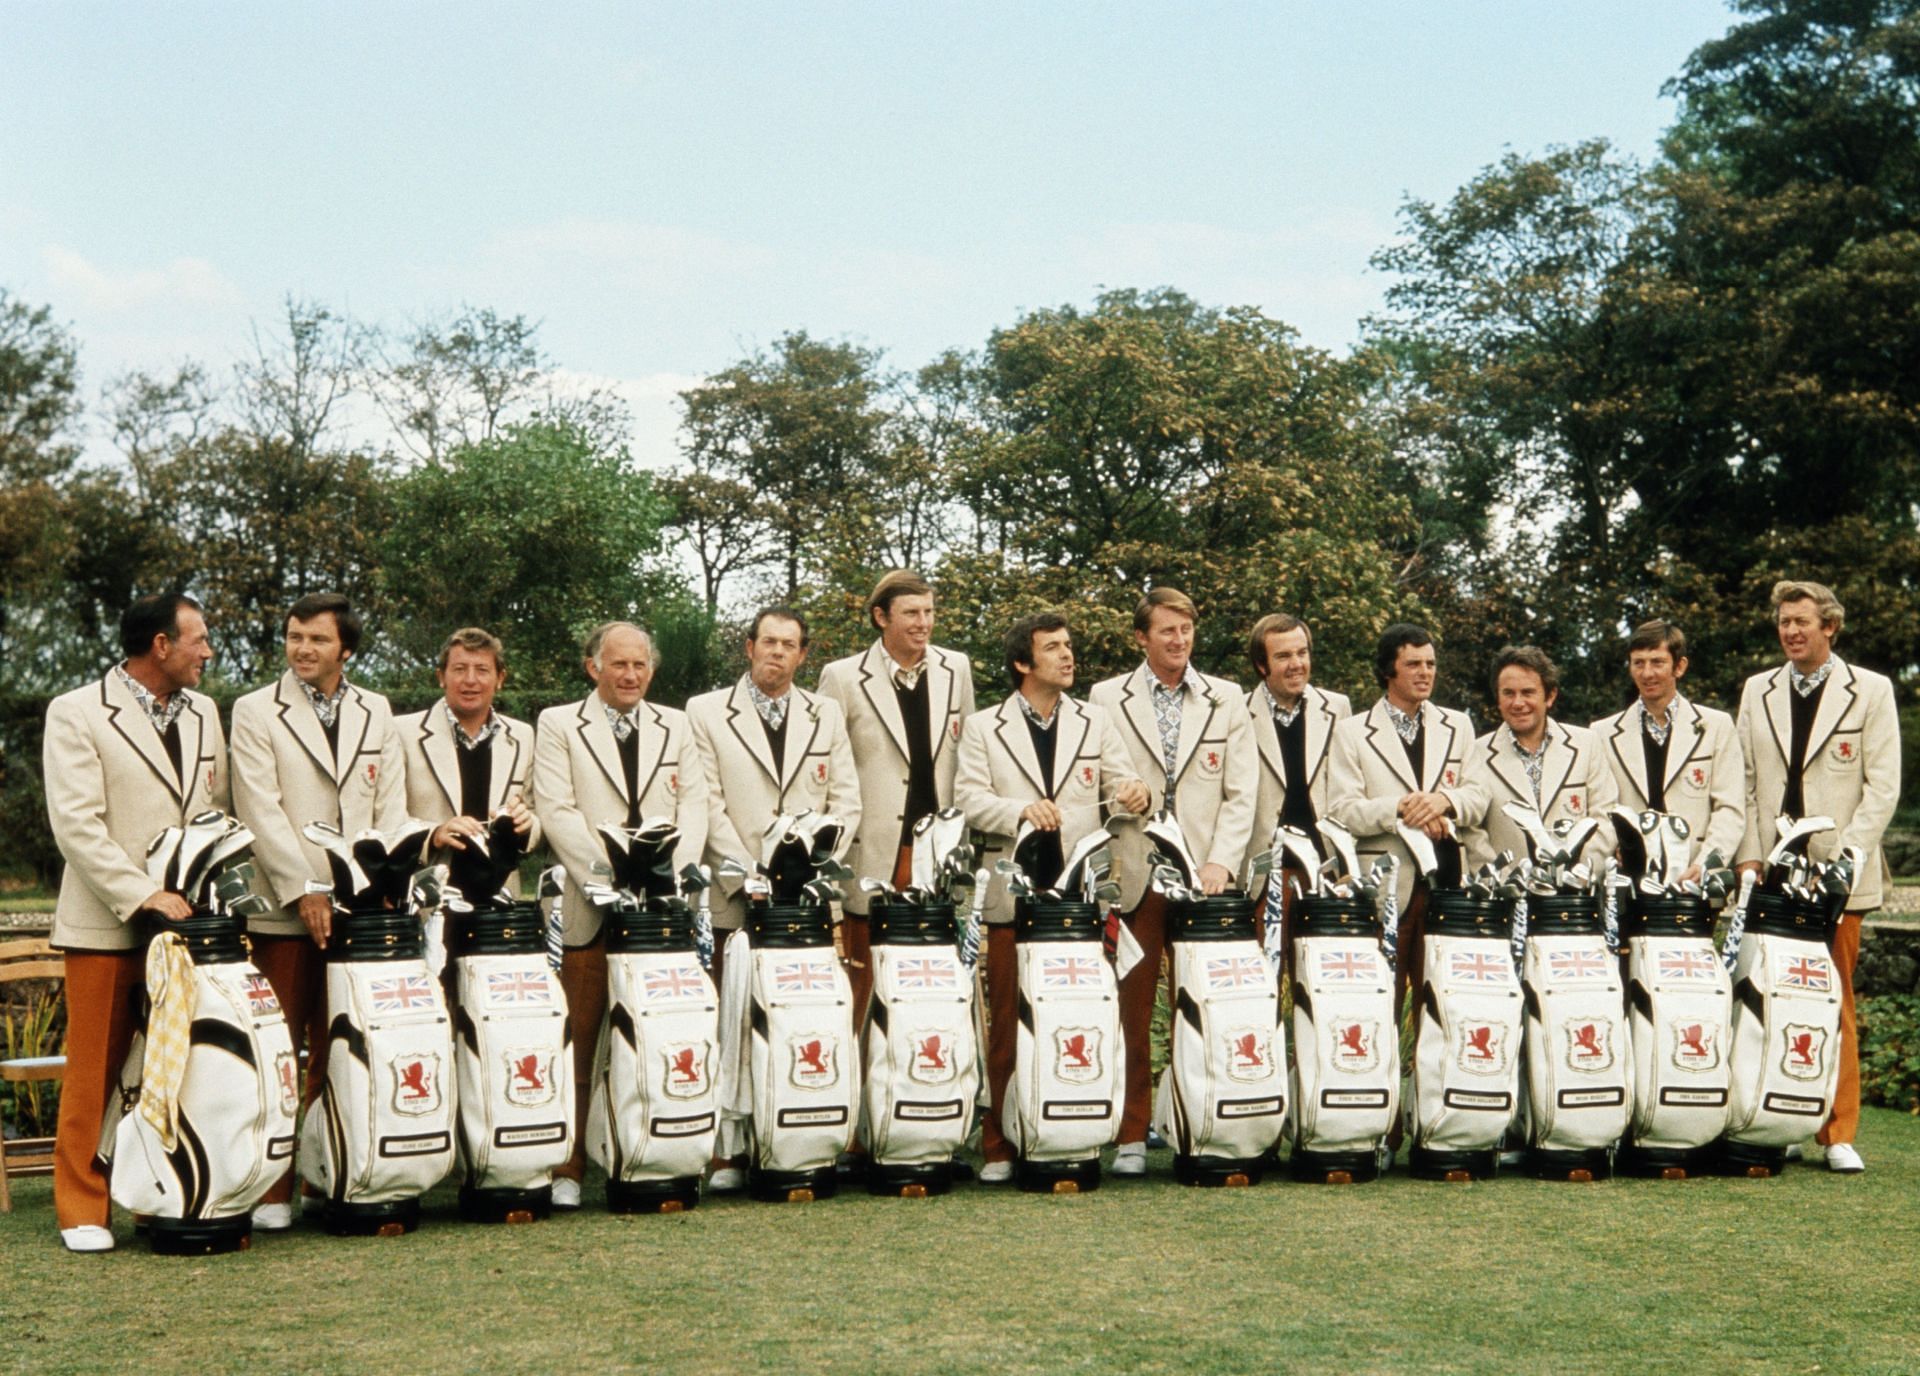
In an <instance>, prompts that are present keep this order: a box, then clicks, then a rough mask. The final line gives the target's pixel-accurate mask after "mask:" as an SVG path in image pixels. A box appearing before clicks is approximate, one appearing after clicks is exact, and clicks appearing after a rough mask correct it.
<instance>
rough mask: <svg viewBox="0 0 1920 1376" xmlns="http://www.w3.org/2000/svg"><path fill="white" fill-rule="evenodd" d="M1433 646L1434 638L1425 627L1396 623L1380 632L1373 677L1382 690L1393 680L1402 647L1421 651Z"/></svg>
mask: <svg viewBox="0 0 1920 1376" xmlns="http://www.w3.org/2000/svg"><path fill="white" fill-rule="evenodd" d="M1431 644H1433V637H1432V636H1431V635H1428V634H1427V628H1426V627H1425V626H1415V625H1413V624H1412V623H1411V622H1407V621H1396V622H1394V623H1393V625H1391V626H1389V627H1387V629H1386V630H1384V631H1382V632H1380V644H1379V647H1378V648H1376V649H1375V650H1374V652H1373V676H1374V678H1375V679H1376V680H1377V681H1378V682H1379V684H1380V686H1381V687H1382V688H1385V687H1386V686H1387V684H1388V683H1389V682H1390V681H1391V680H1392V678H1393V666H1394V665H1395V664H1396V663H1398V662H1399V659H1400V648H1401V646H1403V645H1405V646H1411V647H1413V648H1414V649H1416V650H1417V649H1419V648H1420V647H1421V646H1422V645H1431Z"/></svg>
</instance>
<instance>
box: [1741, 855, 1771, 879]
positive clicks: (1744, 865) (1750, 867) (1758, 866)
mask: <svg viewBox="0 0 1920 1376" xmlns="http://www.w3.org/2000/svg"><path fill="white" fill-rule="evenodd" d="M1733 868H1734V869H1735V870H1736V871H1737V872H1738V873H1740V874H1750V875H1752V876H1753V877H1754V878H1755V879H1759V878H1761V877H1762V875H1761V871H1763V870H1765V869H1766V864H1765V862H1764V861H1760V860H1742V861H1741V862H1740V863H1739V864H1737V865H1735V866H1734V867H1733Z"/></svg>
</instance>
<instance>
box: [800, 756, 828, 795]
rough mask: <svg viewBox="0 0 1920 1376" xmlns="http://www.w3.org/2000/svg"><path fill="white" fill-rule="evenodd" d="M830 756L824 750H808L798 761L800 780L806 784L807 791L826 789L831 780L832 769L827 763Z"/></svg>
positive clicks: (821, 792) (813, 791) (821, 791)
mask: <svg viewBox="0 0 1920 1376" xmlns="http://www.w3.org/2000/svg"><path fill="white" fill-rule="evenodd" d="M830 758H831V756H829V755H828V754H827V752H826V751H824V750H818V751H810V752H808V754H807V757H806V758H805V759H803V760H802V761H800V782H801V783H803V784H805V785H806V787H807V789H808V791H810V792H812V793H816V794H824V793H825V792H826V791H827V785H828V784H829V783H831V782H832V781H833V769H832V766H831V765H830V764H829V763H828V761H829V759H830Z"/></svg>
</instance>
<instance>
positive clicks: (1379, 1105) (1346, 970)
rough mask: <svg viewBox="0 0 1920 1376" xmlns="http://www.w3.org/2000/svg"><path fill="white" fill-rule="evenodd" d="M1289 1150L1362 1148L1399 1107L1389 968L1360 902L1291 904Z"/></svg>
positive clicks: (1369, 912)
mask: <svg viewBox="0 0 1920 1376" xmlns="http://www.w3.org/2000/svg"><path fill="white" fill-rule="evenodd" d="M1293 1066H1294V1084H1293V1124H1294V1151H1295V1154H1296V1155H1298V1154H1299V1153H1300V1152H1303V1151H1305V1152H1314V1153H1350V1152H1367V1153H1371V1152H1372V1151H1373V1149H1374V1148H1375V1147H1376V1146H1377V1145H1379V1143H1380V1142H1381V1141H1382V1140H1383V1139H1384V1138H1385V1137H1386V1135H1387V1130H1388V1129H1389V1128H1390V1127H1392V1125H1393V1117H1394V1114H1395V1112H1396V1111H1397V1110H1398V1107H1399V1103H1400V1033H1399V1029H1398V1026H1397V1024H1396V1021H1395V1017H1394V1007H1393V965H1392V963H1391V962H1389V961H1388V960H1387V957H1386V953H1385V952H1384V951H1383V950H1382V949H1381V946H1380V925H1379V921H1378V919H1377V918H1376V917H1375V915H1374V909H1373V904H1372V903H1371V902H1370V901H1369V900H1367V899H1365V898H1340V897H1337V896H1332V895H1329V896H1325V897H1316V896H1308V897H1306V898H1303V899H1301V900H1300V901H1299V902H1298V903H1297V904H1296V906H1295V908H1294V941H1293Z"/></svg>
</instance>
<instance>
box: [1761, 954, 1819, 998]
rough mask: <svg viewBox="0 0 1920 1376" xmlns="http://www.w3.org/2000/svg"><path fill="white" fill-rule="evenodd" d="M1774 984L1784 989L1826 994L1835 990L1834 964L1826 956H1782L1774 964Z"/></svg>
mask: <svg viewBox="0 0 1920 1376" xmlns="http://www.w3.org/2000/svg"><path fill="white" fill-rule="evenodd" d="M1773 977H1774V982H1775V983H1776V984H1778V985H1779V986H1780V987H1781V988H1782V989H1807V990H1811V991H1812V992H1814V993H1817V994H1825V993H1828V992H1829V991H1831V990H1832V988H1833V962H1832V961H1830V960H1828V959H1827V957H1825V956H1795V955H1785V954H1782V955H1781V956H1779V957H1778V958H1777V959H1776V961H1775V962H1774V972H1773Z"/></svg>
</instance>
